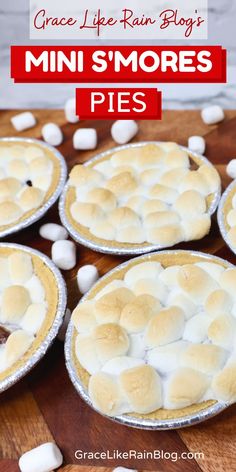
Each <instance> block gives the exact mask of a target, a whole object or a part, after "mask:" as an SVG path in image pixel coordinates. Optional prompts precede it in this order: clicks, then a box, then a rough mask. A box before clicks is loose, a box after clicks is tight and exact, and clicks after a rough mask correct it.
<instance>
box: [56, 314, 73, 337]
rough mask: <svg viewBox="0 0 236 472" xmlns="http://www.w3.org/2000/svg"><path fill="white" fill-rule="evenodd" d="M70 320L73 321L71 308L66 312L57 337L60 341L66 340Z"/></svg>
mask: <svg viewBox="0 0 236 472" xmlns="http://www.w3.org/2000/svg"><path fill="white" fill-rule="evenodd" d="M70 319H71V311H70V310H69V308H67V309H66V312H65V315H64V319H63V323H62V325H61V327H60V329H59V332H58V335H57V337H58V339H59V341H64V340H65V336H66V330H67V327H68V324H69V322H70Z"/></svg>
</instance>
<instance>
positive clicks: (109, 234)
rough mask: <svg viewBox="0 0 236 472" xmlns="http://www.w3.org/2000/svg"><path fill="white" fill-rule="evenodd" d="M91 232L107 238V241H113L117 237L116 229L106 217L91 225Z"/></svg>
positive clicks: (98, 236)
mask: <svg viewBox="0 0 236 472" xmlns="http://www.w3.org/2000/svg"><path fill="white" fill-rule="evenodd" d="M90 233H92V234H93V235H94V236H96V237H97V238H101V239H105V240H106V241H112V240H114V239H115V235H116V230H115V228H114V226H112V225H111V224H110V223H109V222H108V221H107V219H106V218H102V219H101V220H98V221H97V222H96V223H94V224H92V225H91V227H90Z"/></svg>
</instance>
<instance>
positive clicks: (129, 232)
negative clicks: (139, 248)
mask: <svg viewBox="0 0 236 472" xmlns="http://www.w3.org/2000/svg"><path fill="white" fill-rule="evenodd" d="M116 241H118V242H119V243H132V244H142V243H144V242H145V241H146V233H145V231H144V229H143V228H142V227H141V226H140V227H139V226H126V227H125V228H120V229H119V230H117V235H116Z"/></svg>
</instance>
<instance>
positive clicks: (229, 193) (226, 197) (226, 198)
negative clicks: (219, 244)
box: [217, 180, 236, 254]
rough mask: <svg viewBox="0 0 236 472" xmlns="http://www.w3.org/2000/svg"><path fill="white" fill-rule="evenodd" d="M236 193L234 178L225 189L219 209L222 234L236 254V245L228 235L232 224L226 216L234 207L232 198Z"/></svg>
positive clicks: (218, 216)
mask: <svg viewBox="0 0 236 472" xmlns="http://www.w3.org/2000/svg"><path fill="white" fill-rule="evenodd" d="M235 194H236V180H233V182H231V184H230V185H229V186H228V187H227V188H226V190H225V191H224V193H223V195H222V197H221V199H220V203H219V207H218V211H217V220H218V225H219V228H220V232H221V236H222V238H223V239H224V241H225V242H226V244H227V246H228V247H229V248H230V249H231V251H232V252H233V253H234V254H236V246H234V245H233V244H232V242H231V241H230V239H229V237H228V231H229V229H230V226H229V225H228V223H227V221H226V217H227V214H228V212H229V211H230V209H231V208H232V198H233V196H234V195H235Z"/></svg>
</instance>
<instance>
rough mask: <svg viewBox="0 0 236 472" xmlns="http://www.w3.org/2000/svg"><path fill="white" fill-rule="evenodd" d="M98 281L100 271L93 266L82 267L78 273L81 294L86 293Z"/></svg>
mask: <svg viewBox="0 0 236 472" xmlns="http://www.w3.org/2000/svg"><path fill="white" fill-rule="evenodd" d="M97 280H98V270H97V267H95V266H94V265H92V264H87V265H84V266H83V267H80V269H79V270H78V272H77V283H78V287H79V291H80V293H82V294H84V293H86V292H87V291H88V290H89V289H90V288H91V287H92V285H93V284H94V283H95V282H96V281H97Z"/></svg>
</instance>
